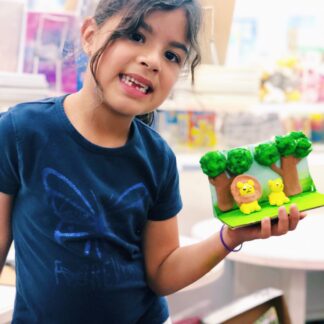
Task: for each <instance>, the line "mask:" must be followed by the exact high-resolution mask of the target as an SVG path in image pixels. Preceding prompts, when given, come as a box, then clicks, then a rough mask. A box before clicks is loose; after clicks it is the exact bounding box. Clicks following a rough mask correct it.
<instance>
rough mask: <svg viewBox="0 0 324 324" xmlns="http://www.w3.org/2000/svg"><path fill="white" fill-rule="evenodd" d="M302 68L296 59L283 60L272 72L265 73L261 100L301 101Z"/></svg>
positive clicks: (262, 81) (279, 61)
mask: <svg viewBox="0 0 324 324" xmlns="http://www.w3.org/2000/svg"><path fill="white" fill-rule="evenodd" d="M299 75H300V67H299V61H298V59H297V58H296V57H293V56H292V57H287V58H282V59H280V60H278V61H277V62H276V65H275V67H274V68H273V69H272V70H270V71H265V72H263V74H262V76H261V83H260V92H259V95H260V100H261V101H262V102H267V103H283V102H292V101H300V100H301V91H300V77H299Z"/></svg>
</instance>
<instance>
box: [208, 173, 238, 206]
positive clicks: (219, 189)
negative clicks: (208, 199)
mask: <svg viewBox="0 0 324 324" xmlns="http://www.w3.org/2000/svg"><path fill="white" fill-rule="evenodd" d="M232 181H233V178H228V177H227V175H226V173H225V172H223V173H221V174H220V175H219V176H217V177H215V178H209V182H210V183H211V184H212V185H213V186H214V187H215V190H216V195H217V204H218V208H219V209H220V210H221V211H228V210H231V209H232V208H233V207H234V198H233V196H232V194H231V190H230V187H231V183H232Z"/></svg>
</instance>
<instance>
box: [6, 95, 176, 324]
mask: <svg viewBox="0 0 324 324" xmlns="http://www.w3.org/2000/svg"><path fill="white" fill-rule="evenodd" d="M64 98H65V97H58V98H49V99H45V100H42V101H37V102H30V103H23V104H19V105H17V106H16V107H14V108H12V109H10V110H9V111H8V112H6V113H4V114H3V115H2V116H1V118H0V147H1V156H0V191H1V192H4V193H7V194H11V195H15V200H14V206H13V211H12V230H13V238H14V243H15V252H16V273H17V295H16V302H15V309H14V318H13V323H46V324H50V323H59V324H64V323H69V324H71V323H97V324H98V323H118V324H120V323H149V324H153V323H162V322H163V321H165V320H166V319H167V317H168V308H167V304H166V301H165V298H164V297H159V296H157V295H156V294H155V293H154V292H152V291H151V290H150V288H149V287H148V286H147V283H146V278H145V267H144V256H143V250H142V234H143V229H144V226H145V224H146V222H147V220H153V221H159V220H164V219H168V218H170V217H173V216H174V215H176V214H177V213H178V212H179V210H180V209H181V206H182V204H181V198H180V194H179V184H178V173H177V167H176V159H175V156H174V154H173V152H172V151H171V149H170V148H169V146H168V145H167V144H166V143H165V141H164V140H163V139H162V138H161V137H160V136H159V135H158V134H157V133H156V132H155V131H154V130H152V129H151V128H150V127H148V126H147V125H145V124H143V123H142V122H141V121H139V120H136V119H135V120H134V121H133V123H132V125H131V132H130V136H129V139H128V141H127V143H126V144H125V145H124V146H123V147H120V148H104V147H100V146H97V145H95V144H93V143H90V142H89V141H88V140H86V139H85V138H84V137H83V136H82V135H81V134H80V133H78V132H77V131H76V129H75V128H74V127H73V125H72V124H71V123H70V121H69V119H68V118H67V116H66V114H65V112H64V108H63V101H64ZM76 109H77V107H76Z"/></svg>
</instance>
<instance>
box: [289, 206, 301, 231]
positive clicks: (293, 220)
mask: <svg viewBox="0 0 324 324" xmlns="http://www.w3.org/2000/svg"><path fill="white" fill-rule="evenodd" d="M300 217H301V213H300V212H299V211H298V208H297V206H296V205H295V204H293V205H291V206H290V212H289V230H290V231H293V230H294V229H295V228H296V227H297V225H298V222H299V219H300Z"/></svg>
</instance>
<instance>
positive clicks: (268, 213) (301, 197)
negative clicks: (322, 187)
mask: <svg viewBox="0 0 324 324" xmlns="http://www.w3.org/2000/svg"><path fill="white" fill-rule="evenodd" d="M289 198H290V202H289V203H287V204H284V205H283V206H285V207H286V209H287V211H289V208H290V205H292V204H296V205H297V206H298V209H299V210H300V211H304V210H309V209H314V208H318V207H322V206H324V194H321V193H319V192H317V191H315V192H303V193H301V194H298V195H296V196H291V197H289ZM260 206H261V207H262V209H261V210H260V211H258V212H253V213H251V214H249V215H246V214H242V212H241V211H240V210H239V209H232V210H230V211H228V212H220V211H219V210H218V209H217V207H216V208H215V213H216V214H217V216H216V218H217V219H219V220H220V221H221V222H222V223H224V224H226V225H227V226H229V227H230V228H238V227H244V226H249V225H253V224H257V223H259V222H261V220H262V219H263V218H265V217H270V218H271V219H276V218H278V208H279V207H277V206H270V205H269V203H268V202H263V203H262V202H261V203H260ZM216 209H217V210H216Z"/></svg>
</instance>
